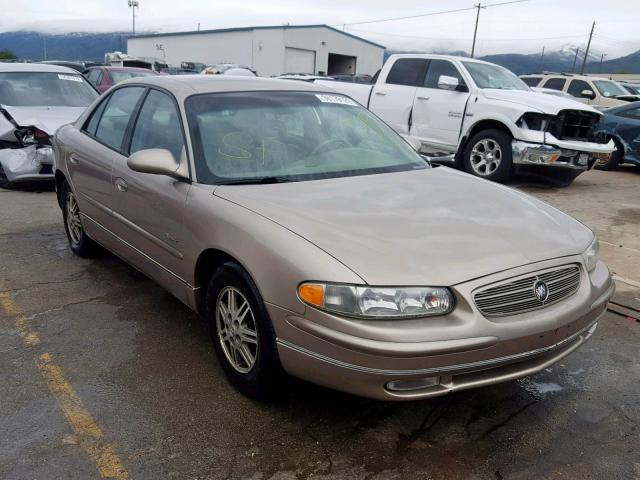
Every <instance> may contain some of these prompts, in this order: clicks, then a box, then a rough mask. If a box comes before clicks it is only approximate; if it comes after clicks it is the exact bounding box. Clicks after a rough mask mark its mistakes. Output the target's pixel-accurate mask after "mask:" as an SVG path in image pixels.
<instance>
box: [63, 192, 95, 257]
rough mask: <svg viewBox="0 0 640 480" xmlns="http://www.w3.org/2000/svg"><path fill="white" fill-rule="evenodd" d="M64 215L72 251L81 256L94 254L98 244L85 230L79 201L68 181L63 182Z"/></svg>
mask: <svg viewBox="0 0 640 480" xmlns="http://www.w3.org/2000/svg"><path fill="white" fill-rule="evenodd" d="M62 217H63V219H64V229H65V231H66V232H67V240H68V241H69V247H70V248H71V251H72V252H73V253H75V254H76V255H78V256H80V257H91V256H93V255H94V254H95V252H96V249H97V244H96V243H95V242H94V241H93V240H91V239H90V238H89V237H88V236H87V234H86V233H85V231H84V227H83V226H82V220H81V218H80V207H79V206H78V201H77V199H76V196H75V194H74V193H73V191H72V190H71V188H70V187H69V184H68V183H67V182H66V181H64V182H63V183H62Z"/></svg>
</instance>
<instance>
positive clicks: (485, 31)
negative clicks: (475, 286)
mask: <svg viewBox="0 0 640 480" xmlns="http://www.w3.org/2000/svg"><path fill="white" fill-rule="evenodd" d="M138 1H139V5H140V6H139V8H138V9H137V10H136V29H137V31H138V32H142V31H147V32H149V31H159V32H170V31H184V30H196V29H197V28H198V23H200V28H201V29H202V30H205V29H214V28H230V27H245V26H257V25H281V24H286V23H290V24H292V25H294V24H298V25H299V24H328V25H333V26H335V27H336V28H339V29H344V30H345V31H347V32H349V33H352V34H354V35H359V36H362V37H364V38H367V39H369V40H372V41H374V42H377V43H381V44H382V45H385V46H386V47H387V48H390V49H400V50H419V51H427V52H437V51H453V50H462V51H467V52H468V51H470V50H471V43H472V38H473V28H474V24H475V17H476V10H475V9H471V10H465V11H459V12H454V13H449V14H442V15H431V16H422V17H418V18H412V19H404V20H394V21H386V22H375V23H362V24H355V25H354V24H353V23H357V22H367V21H370V20H380V19H387V18H397V17H405V16H412V15H422V14H427V13H434V12H441V11H443V10H457V9H465V8H472V7H473V4H474V0H446V1H442V0H440V1H435V0H395V1H389V0H366V1H365V0H351V1H345V0H322V1H321V2H320V1H318V0H266V1H265V0H242V1H238V0H214V1H212V0H186V1H183V2H178V1H176V0H138ZM475 1H477V0H475ZM504 1H507V0H487V1H486V2H482V4H483V5H490V4H492V3H502V2H504ZM0 12H2V15H0V31H13V30H36V31H41V32H49V33H67V32H78V31H84V32H86V31H89V32H91V31H94V32H105V31H131V23H132V22H131V9H130V8H129V7H128V5H127V0H55V1H52V0H24V1H22V2H16V1H15V0H0ZM594 20H595V21H596V27H595V35H594V37H593V42H592V46H591V49H592V52H594V54H598V55H599V54H601V53H602V54H605V55H606V57H605V58H609V59H610V58H615V57H619V56H622V55H626V54H629V53H632V52H634V51H637V50H640V33H639V32H638V26H639V25H640V2H638V0H525V1H519V2H516V3H511V4H505V5H496V6H494V7H488V8H483V9H481V11H480V23H479V27H478V40H477V44H476V54H477V55H479V56H481V55H489V54H496V53H537V52H540V51H541V50H542V48H543V46H544V47H545V49H546V51H547V52H549V51H553V50H559V49H568V48H569V47H570V46H574V45H575V46H586V42H587V38H588V36H589V30H590V29H591V24H592V22H593V21H594ZM350 24H351V25H350Z"/></svg>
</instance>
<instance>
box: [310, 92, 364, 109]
mask: <svg viewBox="0 0 640 480" xmlns="http://www.w3.org/2000/svg"><path fill="white" fill-rule="evenodd" d="M316 97H317V98H318V100H320V101H321V102H323V103H339V104H341V105H351V106H352V107H357V106H358V104H357V103H356V102H354V101H353V100H351V99H350V98H347V97H343V96H342V95H327V94H321V93H316Z"/></svg>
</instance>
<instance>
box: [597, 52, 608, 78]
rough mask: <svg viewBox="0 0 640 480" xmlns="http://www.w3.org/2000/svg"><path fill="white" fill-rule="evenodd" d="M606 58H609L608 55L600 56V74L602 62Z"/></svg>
mask: <svg viewBox="0 0 640 480" xmlns="http://www.w3.org/2000/svg"><path fill="white" fill-rule="evenodd" d="M606 56H607V54H606V53H603V54H602V55H600V68H599V69H598V70H599V71H600V73H602V60H604V57H606Z"/></svg>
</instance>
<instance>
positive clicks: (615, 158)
mask: <svg viewBox="0 0 640 480" xmlns="http://www.w3.org/2000/svg"><path fill="white" fill-rule="evenodd" d="M613 141H614V143H615V144H616V149H615V150H614V151H613V152H612V153H611V155H609V158H607V159H606V160H601V159H598V160H597V161H596V164H595V168H596V169H598V170H615V169H616V168H618V165H620V163H621V162H622V159H623V158H624V146H622V145H621V144H620V142H619V141H618V140H615V139H614V140H613Z"/></svg>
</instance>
